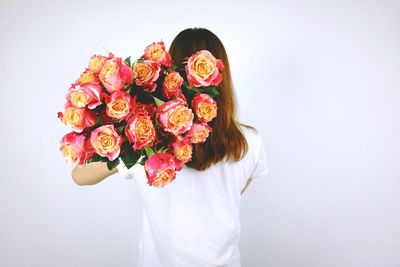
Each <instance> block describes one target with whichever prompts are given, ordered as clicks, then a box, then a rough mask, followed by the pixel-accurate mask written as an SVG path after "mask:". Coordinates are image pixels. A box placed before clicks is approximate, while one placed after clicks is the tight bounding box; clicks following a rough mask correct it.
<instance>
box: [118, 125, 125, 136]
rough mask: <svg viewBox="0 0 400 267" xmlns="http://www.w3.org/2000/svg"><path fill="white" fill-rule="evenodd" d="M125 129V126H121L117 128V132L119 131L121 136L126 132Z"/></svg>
mask: <svg viewBox="0 0 400 267" xmlns="http://www.w3.org/2000/svg"><path fill="white" fill-rule="evenodd" d="M124 128H125V125H121V126H119V127H118V128H117V130H118V132H119V133H120V134H122V133H123V131H124Z"/></svg>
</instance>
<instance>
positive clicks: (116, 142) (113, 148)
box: [90, 124, 123, 161]
mask: <svg viewBox="0 0 400 267" xmlns="http://www.w3.org/2000/svg"><path fill="white" fill-rule="evenodd" d="M122 142H123V138H122V137H121V136H120V135H119V134H118V132H117V131H116V129H115V127H114V125H112V124H107V125H103V126H100V127H98V128H96V129H94V130H93V131H92V133H91V135H90V143H91V144H92V147H93V149H94V151H95V152H96V153H97V154H99V155H100V156H102V157H107V158H108V159H109V160H110V161H113V160H115V159H116V158H117V157H118V156H119V153H120V151H121V145H122Z"/></svg>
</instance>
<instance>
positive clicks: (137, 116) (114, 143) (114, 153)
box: [57, 41, 224, 187]
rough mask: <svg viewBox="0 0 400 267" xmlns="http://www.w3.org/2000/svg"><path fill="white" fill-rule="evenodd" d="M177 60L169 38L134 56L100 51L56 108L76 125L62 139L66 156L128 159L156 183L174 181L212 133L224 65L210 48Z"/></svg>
mask: <svg viewBox="0 0 400 267" xmlns="http://www.w3.org/2000/svg"><path fill="white" fill-rule="evenodd" d="M178 63H181V65H180V66H183V67H182V68H180V69H178V66H179V65H174V64H173V62H172V60H171V56H170V54H169V53H168V52H167V51H166V49H165V46H164V43H163V42H162V41H161V42H157V43H155V42H153V43H152V44H150V45H148V46H147V47H146V48H145V51H144V54H143V55H142V56H141V57H140V58H138V59H136V60H135V61H131V57H128V58H126V59H125V60H122V58H120V57H116V56H115V55H114V54H113V53H109V54H108V56H102V55H93V56H92V57H91V58H90V61H89V65H88V67H87V68H86V69H85V70H84V71H83V73H81V74H80V76H79V78H78V79H77V80H76V81H75V82H74V83H73V84H71V87H70V88H69V89H68V93H67V95H66V100H67V101H66V103H65V105H64V111H63V112H58V114H57V115H58V118H59V119H60V120H61V121H62V122H63V123H64V124H65V125H67V126H68V127H70V128H71V130H72V131H71V132H69V133H68V134H66V135H64V136H63V137H62V139H61V141H60V151H61V153H62V155H63V157H64V158H65V159H66V161H68V162H70V163H72V164H73V165H74V166H75V165H80V166H82V165H85V164H87V163H89V162H96V161H103V162H107V167H108V169H109V170H111V169H113V168H115V167H116V166H117V165H118V164H119V163H120V160H122V161H123V163H124V164H125V165H126V166H127V168H131V167H132V166H133V165H135V164H141V165H143V166H144V169H145V173H146V177H147V182H148V184H149V185H150V186H155V187H163V186H165V185H166V184H168V183H170V182H172V181H173V180H174V179H175V178H176V171H180V170H181V169H182V167H183V164H185V163H186V162H188V161H190V160H191V158H192V144H195V143H202V142H205V141H206V140H207V138H208V136H209V134H210V132H211V131H212V127H211V126H210V125H209V122H210V121H212V120H213V119H214V118H215V117H216V116H217V110H218V102H217V100H216V99H215V98H216V96H218V95H219V91H218V85H219V84H220V83H221V81H222V74H221V71H222V69H223V68H224V65H223V63H222V62H221V60H219V59H216V58H215V57H214V56H213V55H212V54H211V53H210V52H209V51H207V50H199V51H197V52H196V53H194V54H193V55H192V56H190V57H187V58H185V59H184V62H178Z"/></svg>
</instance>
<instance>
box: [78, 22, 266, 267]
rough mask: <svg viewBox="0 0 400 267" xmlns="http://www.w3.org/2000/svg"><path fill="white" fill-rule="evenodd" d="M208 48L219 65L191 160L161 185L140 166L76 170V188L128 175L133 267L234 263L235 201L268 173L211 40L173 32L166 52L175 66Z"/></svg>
mask: <svg viewBox="0 0 400 267" xmlns="http://www.w3.org/2000/svg"><path fill="white" fill-rule="evenodd" d="M201 49H206V50H209V51H210V52H211V53H212V54H213V55H214V56H215V57H216V58H219V59H221V60H222V62H223V63H224V65H225V68H224V69H223V71H222V75H223V80H222V83H221V84H220V86H219V90H220V95H219V96H218V97H217V98H216V100H217V102H218V115H217V117H216V118H215V119H214V120H213V121H211V123H210V126H211V127H212V129H213V130H212V132H211V134H210V137H209V138H208V139H207V141H206V142H205V143H199V144H194V145H193V154H192V161H190V162H188V163H186V164H185V165H184V167H183V169H182V170H181V171H180V172H178V173H177V177H176V179H175V180H174V181H173V182H171V183H170V184H168V185H166V186H165V187H163V188H155V187H151V186H149V185H148V184H147V180H146V176H145V172H144V168H143V166H141V165H135V166H134V167H132V168H131V169H127V168H126V166H125V165H124V164H123V162H122V161H120V164H119V165H118V166H117V167H116V168H114V169H112V170H111V171H109V170H108V169H107V166H106V164H105V163H104V162H95V163H90V164H87V165H86V166H85V167H76V168H74V170H73V171H72V177H73V179H74V181H75V182H76V183H77V184H79V185H93V184H96V183H98V182H100V181H102V180H103V179H105V178H106V177H108V176H110V175H112V174H114V173H115V172H120V173H121V174H122V176H123V177H125V178H134V180H135V181H136V183H137V185H138V188H139V191H140V193H141V197H142V200H143V233H142V237H141V241H140V247H139V248H140V253H139V255H140V258H139V261H138V262H139V264H138V266H149V267H158V266H159V267H161V266H162V267H191V266H199V267H200V266H204V267H216V266H226V267H237V266H240V252H239V238H240V221H239V211H240V199H241V194H243V192H244V191H245V190H246V188H247V187H248V185H249V184H250V182H251V181H252V179H255V178H258V177H260V176H264V175H266V174H267V173H268V167H267V161H266V154H265V149H264V146H263V142H262V140H261V136H260V135H259V133H258V132H257V131H256V130H255V128H253V127H251V126H247V125H244V124H241V123H239V122H238V121H237V119H236V106H235V98H234V91H233V86H232V80H231V74H230V68H229V63H228V57H227V54H226V51H225V48H224V46H223V44H222V43H221V41H220V40H219V39H218V37H217V36H216V35H214V34H213V33H212V32H210V31H209V30H206V29H203V28H190V29H186V30H184V31H182V32H180V33H179V34H178V35H177V36H176V37H175V39H174V40H173V42H172V44H171V47H170V49H169V53H170V54H171V57H172V60H173V62H182V61H183V59H184V58H185V57H188V56H191V55H192V54H193V53H194V52H195V51H198V50H201Z"/></svg>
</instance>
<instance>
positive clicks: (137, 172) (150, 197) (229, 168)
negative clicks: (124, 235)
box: [117, 126, 268, 267]
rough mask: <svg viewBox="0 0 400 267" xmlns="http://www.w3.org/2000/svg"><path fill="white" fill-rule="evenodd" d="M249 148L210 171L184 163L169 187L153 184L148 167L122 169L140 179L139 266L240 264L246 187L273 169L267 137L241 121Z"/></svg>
mask: <svg viewBox="0 0 400 267" xmlns="http://www.w3.org/2000/svg"><path fill="white" fill-rule="evenodd" d="M241 129H242V131H243V133H244V135H245V137H246V140H247V142H248V145H249V148H248V153H247V154H246V156H245V157H244V158H243V159H242V160H240V161H238V162H234V163H232V162H227V161H220V162H218V163H217V164H214V165H213V166H211V167H210V168H208V169H206V170H205V171H197V170H195V169H192V168H189V167H187V166H186V165H184V166H183V169H182V170H181V171H178V172H177V173H176V178H175V180H174V181H172V182H171V183H169V184H167V185H166V186H165V187H162V188H156V187H151V186H149V185H148V184H147V178H146V175H145V172H144V168H143V166H141V165H139V164H137V165H135V166H133V167H131V168H130V169H127V168H126V166H125V165H124V164H123V163H122V161H120V164H119V165H118V166H117V168H118V171H119V172H120V173H121V175H122V176H123V177H125V178H128V179H129V178H134V180H135V181H136V183H137V185H138V188H139V192H140V194H141V198H142V201H143V202H142V203H143V222H142V226H143V231H142V236H141V239H140V244H139V260H138V265H137V266H139V267H189V266H190V267H217V266H218V267H240V252H239V238H240V227H241V225H240V221H239V212H240V200H241V194H240V193H241V191H242V189H243V188H244V187H245V184H246V181H247V180H248V179H249V178H250V177H251V178H253V179H257V178H259V177H262V176H265V175H267V173H268V166H267V158H266V152H265V148H264V145H263V142H262V139H261V136H260V134H259V133H257V132H256V131H254V130H252V129H249V128H246V127H244V126H241Z"/></svg>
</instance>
